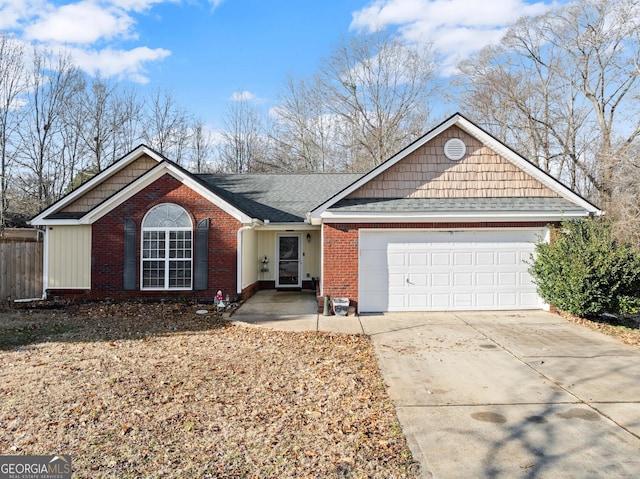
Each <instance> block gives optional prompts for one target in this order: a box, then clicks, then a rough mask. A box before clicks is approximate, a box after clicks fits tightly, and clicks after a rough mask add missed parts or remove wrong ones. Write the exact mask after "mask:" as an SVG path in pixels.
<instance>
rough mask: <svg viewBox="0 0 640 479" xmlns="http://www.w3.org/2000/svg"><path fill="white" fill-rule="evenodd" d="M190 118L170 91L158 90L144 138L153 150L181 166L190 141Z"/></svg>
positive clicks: (148, 105) (151, 99)
mask: <svg viewBox="0 0 640 479" xmlns="http://www.w3.org/2000/svg"><path fill="white" fill-rule="evenodd" d="M189 135H190V131H189V116H188V114H187V112H186V111H185V110H184V109H183V108H181V107H180V106H179V105H178V103H177V101H176V98H175V95H174V94H173V93H172V92H171V91H170V90H163V89H158V90H156V91H155V92H154V93H153V94H152V96H151V98H150V100H149V102H148V104H147V112H146V115H145V119H144V137H145V141H146V142H147V143H148V145H149V146H150V147H151V148H154V149H155V150H156V151H157V152H158V153H160V154H162V155H164V156H166V157H167V158H170V159H171V160H173V161H175V162H176V163H178V164H180V163H182V161H183V160H184V159H185V149H186V146H187V144H188V140H189Z"/></svg>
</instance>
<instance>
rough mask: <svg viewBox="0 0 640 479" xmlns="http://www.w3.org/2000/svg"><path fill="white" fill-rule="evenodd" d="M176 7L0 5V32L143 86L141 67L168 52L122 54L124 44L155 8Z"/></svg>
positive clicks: (85, 2) (82, 0)
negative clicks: (66, 52) (63, 53)
mask: <svg viewBox="0 0 640 479" xmlns="http://www.w3.org/2000/svg"><path fill="white" fill-rule="evenodd" d="M180 1H182V0H70V1H66V2H65V3H64V4H60V3H59V2H57V1H55V0H0V30H2V31H5V32H8V33H10V34H12V35H14V36H15V37H16V38H18V39H21V40H24V41H26V42H32V43H37V44H39V45H42V46H44V47H47V48H49V49H52V50H54V51H56V50H59V49H63V50H65V51H68V52H69V53H71V55H72V56H73V58H74V60H75V61H76V63H77V64H78V66H79V67H80V68H82V69H83V70H85V71H86V72H87V73H89V74H95V73H98V72H99V73H100V74H101V75H102V76H103V77H107V78H108V77H118V78H121V79H125V78H126V79H128V80H131V81H134V82H137V83H147V82H148V81H149V78H148V77H147V74H146V66H147V65H148V64H150V63H152V62H158V61H161V60H163V59H164V58H166V57H168V56H169V55H170V54H171V52H170V51H169V50H166V49H164V48H150V47H148V46H144V45H135V44H134V45H133V46H132V47H131V48H129V49H127V48H126V47H123V46H122V45H123V42H126V43H127V44H128V45H131V42H132V41H135V40H136V39H137V38H138V34H137V32H136V28H137V20H138V18H139V17H140V16H141V15H143V14H145V13H147V11H148V10H150V9H151V8H152V7H153V6H154V5H156V4H160V3H179V2H180ZM209 1H215V2H218V0H209ZM116 44H117V45H118V46H117V47H116V46H115V45H116Z"/></svg>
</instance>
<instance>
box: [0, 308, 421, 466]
mask: <svg viewBox="0 0 640 479" xmlns="http://www.w3.org/2000/svg"><path fill="white" fill-rule="evenodd" d="M196 309H197V308H196V307H193V306H188V305H176V304H172V305H142V304H121V305H88V306H75V307H71V308H64V309H52V310H30V309H23V310H11V311H8V310H4V311H0V425H1V427H0V454H54V453H56V454H58V453H63V454H71V455H72V458H73V468H74V477H87V478H88V477H91V478H95V477H118V478H126V477H180V478H184V477H203V478H204V477H209V478H214V477H225V478H226V477H247V478H254V477H255V478H258V477H260V478H262V477H354V478H355V477H379V478H393V477H417V475H418V467H417V465H416V463H415V462H414V461H413V459H412V457H411V453H410V451H409V449H408V447H407V444H406V441H405V438H404V436H403V434H402V430H401V428H400V426H399V424H398V421H397V418H396V416H395V412H394V409H393V407H392V405H391V403H390V400H389V398H388V397H387V395H386V391H385V387H384V384H383V381H382V378H381V376H380V372H379V370H378V367H377V364H376V361H375V358H374V355H373V351H372V345H371V342H370V341H369V340H368V338H367V337H365V336H353V335H337V334H319V333H314V332H309V333H284V332H273V331H267V330H262V329H257V328H249V327H241V326H230V325H228V324H227V323H226V322H225V321H224V320H222V319H220V318H219V317H216V316H215V315H213V314H208V315H203V316H201V315H197V314H195V313H194V311H195V310H196Z"/></svg>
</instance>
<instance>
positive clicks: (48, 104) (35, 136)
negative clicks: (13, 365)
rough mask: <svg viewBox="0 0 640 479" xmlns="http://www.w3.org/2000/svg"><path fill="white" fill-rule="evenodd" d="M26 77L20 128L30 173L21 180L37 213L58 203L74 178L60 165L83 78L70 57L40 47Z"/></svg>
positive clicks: (22, 152) (25, 166) (22, 162)
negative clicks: (69, 116) (72, 107)
mask: <svg viewBox="0 0 640 479" xmlns="http://www.w3.org/2000/svg"><path fill="white" fill-rule="evenodd" d="M26 78H27V82H26V84H27V89H28V91H29V97H28V105H27V106H26V110H27V113H26V118H25V120H26V121H25V125H24V127H23V128H21V129H20V134H21V148H20V150H21V160H20V163H21V165H22V166H23V168H25V169H26V171H27V174H26V175H25V176H24V177H22V178H21V180H22V183H23V186H24V189H25V191H27V192H28V194H29V195H30V196H31V198H32V200H33V203H32V204H33V206H35V208H36V211H37V210H40V209H42V208H44V207H45V206H48V205H50V204H51V203H52V202H53V201H55V200H57V199H58V197H59V195H60V194H62V192H63V191H64V188H63V187H62V185H64V184H65V183H66V182H68V181H69V180H70V179H71V176H72V172H70V171H69V170H67V169H66V168H64V165H62V164H61V163H60V160H61V158H64V156H63V155H62V153H63V151H64V147H65V145H64V144H63V136H62V132H63V129H64V127H65V126H66V125H65V122H66V118H65V114H66V113H68V111H69V109H68V105H69V104H70V102H71V99H72V98H74V96H76V95H78V94H79V93H80V91H81V89H82V87H83V81H82V80H83V77H82V73H81V72H80V70H79V69H78V68H77V67H76V66H75V65H74V64H73V63H72V61H71V59H70V57H69V56H68V55H67V54H65V53H60V54H53V53H51V52H48V51H44V50H38V49H37V48H36V49H34V53H33V59H32V64H31V68H30V71H29V72H28V74H27V77H26ZM25 180H28V181H25Z"/></svg>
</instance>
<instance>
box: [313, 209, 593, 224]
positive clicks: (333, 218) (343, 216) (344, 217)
mask: <svg viewBox="0 0 640 479" xmlns="http://www.w3.org/2000/svg"><path fill="white" fill-rule="evenodd" d="M587 216H589V213H587V212H585V211H568V212H562V213H557V214H555V213H549V212H540V213H536V212H526V213H523V212H519V211H500V212H478V213H469V212H440V213H395V214H394V213H386V214H380V213H332V212H324V213H323V214H322V215H321V219H322V221H323V222H330V223H423V222H424V223H446V222H456V221H459V222H467V223H472V222H477V221H487V222H490V221H565V220H571V219H578V218H585V217H587Z"/></svg>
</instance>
